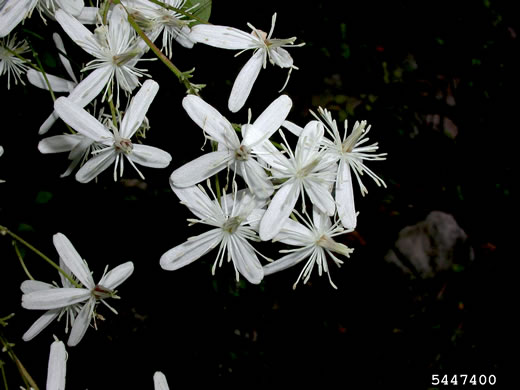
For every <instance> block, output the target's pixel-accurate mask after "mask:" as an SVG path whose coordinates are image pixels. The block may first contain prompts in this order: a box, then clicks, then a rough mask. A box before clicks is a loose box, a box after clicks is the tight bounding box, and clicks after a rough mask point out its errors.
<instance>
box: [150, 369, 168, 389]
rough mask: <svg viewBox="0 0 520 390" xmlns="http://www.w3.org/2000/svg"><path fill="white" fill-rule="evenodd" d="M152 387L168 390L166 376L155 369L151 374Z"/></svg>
mask: <svg viewBox="0 0 520 390" xmlns="http://www.w3.org/2000/svg"><path fill="white" fill-rule="evenodd" d="M153 388H154V390H170V387H169V386H168V382H167V381H166V376H164V374H163V373H162V372H160V371H156V372H155V374H153Z"/></svg>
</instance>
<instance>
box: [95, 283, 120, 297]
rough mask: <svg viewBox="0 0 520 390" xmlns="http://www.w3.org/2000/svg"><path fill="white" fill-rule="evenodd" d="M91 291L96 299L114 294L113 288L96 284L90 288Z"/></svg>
mask: <svg viewBox="0 0 520 390" xmlns="http://www.w3.org/2000/svg"><path fill="white" fill-rule="evenodd" d="M91 293H92V295H93V296H94V298H96V299H105V298H110V297H112V296H113V295H114V290H110V289H109V288H106V287H104V286H102V285H100V284H98V285H96V287H94V288H93V289H92V292H91Z"/></svg>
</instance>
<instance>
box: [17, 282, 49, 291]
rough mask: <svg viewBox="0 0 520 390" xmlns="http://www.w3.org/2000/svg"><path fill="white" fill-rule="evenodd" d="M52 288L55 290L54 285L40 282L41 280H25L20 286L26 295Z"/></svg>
mask: <svg viewBox="0 0 520 390" xmlns="http://www.w3.org/2000/svg"><path fill="white" fill-rule="evenodd" d="M50 288H55V286H53V285H52V284H49V283H45V282H40V281H39V280H24V281H23V282H22V284H21V285H20V290H22V292H23V293H24V294H28V293H30V292H34V291H41V290H48V289H50Z"/></svg>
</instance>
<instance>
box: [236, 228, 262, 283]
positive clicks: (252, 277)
mask: <svg viewBox="0 0 520 390" xmlns="http://www.w3.org/2000/svg"><path fill="white" fill-rule="evenodd" d="M228 250H229V251H230V252H231V259H232V260H233V263H234V264H235V267H237V270H238V272H239V273H240V274H241V275H242V276H243V277H245V278H246V279H247V280H248V281H249V282H250V283H253V284H258V283H260V282H261V281H262V279H263V278H264V270H263V269H262V264H260V261H259V260H258V257H257V256H256V253H255V251H254V249H253V247H252V246H251V244H250V243H249V242H247V241H246V240H245V239H243V238H240V237H236V236H234V235H231V237H230V240H229V247H228Z"/></svg>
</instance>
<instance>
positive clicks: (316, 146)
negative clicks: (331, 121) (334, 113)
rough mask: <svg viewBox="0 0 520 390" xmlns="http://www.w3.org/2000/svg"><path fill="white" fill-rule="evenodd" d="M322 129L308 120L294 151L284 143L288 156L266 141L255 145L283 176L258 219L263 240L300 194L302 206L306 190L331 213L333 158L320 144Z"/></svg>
mask: <svg viewBox="0 0 520 390" xmlns="http://www.w3.org/2000/svg"><path fill="white" fill-rule="evenodd" d="M323 132H324V130H323V125H322V124H321V123H320V122H318V121H311V122H309V123H308V124H307V125H306V126H305V128H304V129H303V131H302V133H301V135H300V137H299V139H298V144H297V146H296V150H295V152H294V153H293V151H292V150H291V149H290V148H289V146H288V145H285V147H284V149H285V150H286V152H287V153H288V154H289V156H290V158H287V157H285V155H283V154H282V153H281V152H279V151H278V150H277V149H276V148H274V146H272V145H270V144H269V143H264V144H262V145H261V146H260V147H258V148H257V149H258V151H257V154H258V156H260V158H261V159H262V160H264V161H265V162H266V163H267V164H269V165H270V169H271V173H272V176H273V178H275V179H279V180H285V181H284V182H283V183H282V184H281V185H280V186H279V188H278V191H277V192H276V193H275V195H274V196H273V198H272V199H271V203H270V204H269V207H268V208H267V210H266V212H265V214H264V216H263V218H262V220H261V222H260V229H259V234H260V238H261V239H262V240H264V241H265V240H270V239H272V238H273V237H274V236H276V234H278V232H279V231H280V230H281V228H282V227H283V224H284V223H285V221H286V220H287V218H288V217H289V215H290V214H291V212H292V210H293V209H294V206H295V205H296V202H297V201H298V199H299V198H300V195H302V199H303V209H304V210H305V193H306V194H307V195H308V196H309V198H310V200H311V202H312V203H313V204H314V205H315V206H316V207H318V208H319V209H320V210H321V211H322V212H323V213H325V214H327V215H333V214H334V212H335V209H336V205H335V203H334V199H333V198H332V195H331V194H330V188H331V185H332V183H333V182H334V172H335V171H334V168H333V164H334V160H333V159H332V158H331V157H330V156H328V155H327V154H326V153H325V150H324V149H323V148H320V145H321V142H322V139H323Z"/></svg>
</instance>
